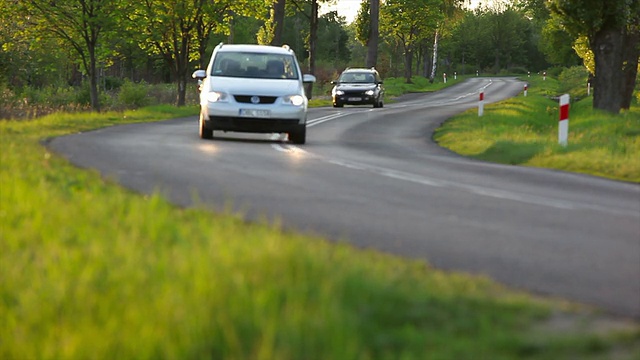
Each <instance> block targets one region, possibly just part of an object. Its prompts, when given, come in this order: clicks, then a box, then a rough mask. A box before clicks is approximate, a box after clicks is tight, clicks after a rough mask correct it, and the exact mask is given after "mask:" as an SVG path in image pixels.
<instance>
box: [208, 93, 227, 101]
mask: <svg viewBox="0 0 640 360" xmlns="http://www.w3.org/2000/svg"><path fill="white" fill-rule="evenodd" d="M207 100H208V101H209V102H213V103H214V102H226V101H227V94H226V93H223V92H220V91H211V92H210V93H208V94H207Z"/></svg>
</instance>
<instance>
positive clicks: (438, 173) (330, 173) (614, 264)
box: [49, 78, 640, 319]
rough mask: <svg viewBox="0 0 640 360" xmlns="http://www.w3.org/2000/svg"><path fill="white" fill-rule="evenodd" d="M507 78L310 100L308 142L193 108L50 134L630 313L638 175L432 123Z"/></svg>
mask: <svg viewBox="0 0 640 360" xmlns="http://www.w3.org/2000/svg"><path fill="white" fill-rule="evenodd" d="M522 88H523V84H522V83H521V82H518V81H517V80H515V79H510V78H500V79H495V78H494V79H483V78H475V79H470V80H468V81H466V82H465V83H462V84H458V85H456V86H453V87H450V88H448V89H445V90H442V91H439V92H436V93H430V94H412V95H408V96H405V97H403V98H401V99H400V101H399V102H397V103H395V104H387V105H386V106H385V107H384V108H382V109H372V108H369V107H345V108H342V109H333V108H319V109H311V110H310V113H309V123H308V133H307V139H308V140H307V144H306V145H303V146H293V145H292V144H290V143H288V142H285V141H282V140H281V139H280V138H279V137H277V136H272V135H256V134H231V133H227V134H224V133H221V134H217V133H216V136H218V135H220V136H221V138H219V139H216V140H213V141H205V140H200V139H199V138H198V135H197V121H196V119H195V118H188V119H176V120H170V121H165V122H160V123H147V124H133V125H125V126H117V127H112V128H106V129H101V130H97V131H92V132H88V133H83V134H76V135H70V136H65V137H61V138H56V139H53V140H52V141H51V142H50V143H49V146H50V148H51V149H52V150H53V151H56V152H58V153H59V154H62V155H63V156H65V157H67V158H69V159H70V161H71V162H72V163H74V164H77V165H78V166H81V167H87V168H95V169H98V170H99V171H100V172H102V173H103V174H104V176H106V177H110V178H115V179H117V180H118V181H119V182H120V183H121V184H123V185H124V186H126V187H129V188H131V189H134V190H137V191H140V192H145V193H148V192H153V191H157V190H159V191H162V192H163V193H164V194H165V195H166V196H167V197H168V198H169V199H170V200H171V201H173V202H174V203H176V204H180V205H184V206H188V205H190V204H191V203H192V200H193V199H194V194H197V197H198V198H199V200H200V201H201V202H204V203H205V204H210V205H211V206H212V207H214V208H217V209H223V208H225V207H226V206H228V205H229V204H232V206H233V207H234V209H235V210H236V211H239V212H241V213H242V214H244V215H245V217H246V218H248V219H258V218H265V217H266V218H268V219H279V220H281V221H282V223H283V225H284V226H286V227H288V228H295V229H297V230H300V231H303V232H311V233H316V234H321V235H324V236H326V237H329V238H332V239H334V240H339V241H342V240H344V241H347V242H350V243H352V244H354V245H356V246H359V247H363V248H376V249H380V250H382V251H386V252H391V253H395V254H399V255H403V256H408V257H414V258H423V259H426V260H427V261H429V262H430V263H431V264H432V265H434V266H435V267H438V268H441V269H446V270H459V271H466V272H472V273H480V274H486V275H488V276H490V277H492V278H494V279H496V280H498V281H499V282H502V283H504V284H507V285H510V286H512V287H516V288H520V289H526V290H528V291H531V292H534V293H538V294H544V295H552V296H559V297H564V298H567V299H571V300H574V301H577V302H582V303H585V304H590V305H594V306H596V307H599V308H601V309H603V310H605V311H606V312H608V313H611V314H615V315H621V316H625V317H633V318H635V319H640V186H638V185H637V184H630V183H623V182H617V181H610V180H605V179H601V178H596V177H591V176H584V175H577V174H570V173H565V172H560V171H552V170H546V169H536V168H527V167H518V166H507V165H497V164H491V163H485V162H479V161H473V160H469V159H466V158H463V157H460V156H457V155H455V154H453V153H451V152H449V151H447V150H445V149H443V148H440V147H439V146H438V145H436V144H435V143H434V142H433V141H432V140H431V134H432V132H433V130H434V129H435V128H437V127H438V126H439V125H440V124H441V123H442V122H443V121H444V120H446V119H447V118H449V117H451V116H452V115H454V114H456V113H459V112H461V111H463V110H465V109H468V108H472V107H474V106H476V104H477V99H478V92H479V90H480V89H484V92H485V99H487V100H488V101H498V100H500V99H504V98H507V97H510V96H515V95H517V94H518V93H519V92H520V91H521V90H522Z"/></svg>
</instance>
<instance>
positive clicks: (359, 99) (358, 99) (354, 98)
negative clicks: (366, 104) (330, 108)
mask: <svg viewBox="0 0 640 360" xmlns="http://www.w3.org/2000/svg"><path fill="white" fill-rule="evenodd" d="M348 100H349V101H361V100H362V98H359V97H350V98H349V99H348Z"/></svg>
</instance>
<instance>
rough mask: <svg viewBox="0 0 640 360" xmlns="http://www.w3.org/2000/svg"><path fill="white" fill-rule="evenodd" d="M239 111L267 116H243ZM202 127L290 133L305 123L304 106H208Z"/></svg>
mask: <svg viewBox="0 0 640 360" xmlns="http://www.w3.org/2000/svg"><path fill="white" fill-rule="evenodd" d="M241 109H242V110H243V111H244V110H248V111H257V112H261V111H264V110H267V111H268V112H269V113H268V115H265V114H261V116H258V117H254V116H251V115H249V116H244V115H242V114H241ZM203 110H205V116H204V119H205V124H204V126H205V127H206V128H208V129H211V130H222V131H239V132H255V133H270V132H274V133H278V132H291V131H294V130H296V129H298V128H299V127H300V126H301V125H302V126H304V124H305V123H306V121H307V115H306V108H305V107H304V106H293V105H291V106H282V105H281V106H256V105H253V104H240V106H238V104H223V103H221V104H215V105H212V104H208V105H207V106H206V108H205V109H203Z"/></svg>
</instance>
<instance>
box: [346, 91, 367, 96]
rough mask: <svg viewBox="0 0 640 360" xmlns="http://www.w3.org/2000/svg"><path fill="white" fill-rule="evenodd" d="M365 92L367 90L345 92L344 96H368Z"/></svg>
mask: <svg viewBox="0 0 640 360" xmlns="http://www.w3.org/2000/svg"><path fill="white" fill-rule="evenodd" d="M365 91H367V90H345V92H344V94H345V95H348V96H367V95H366V94H365Z"/></svg>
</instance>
